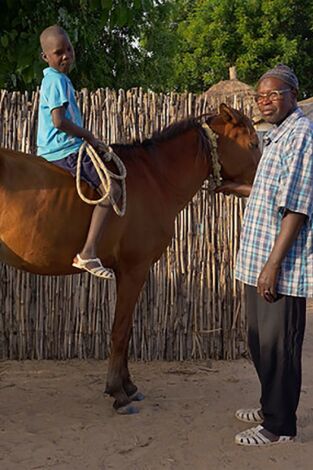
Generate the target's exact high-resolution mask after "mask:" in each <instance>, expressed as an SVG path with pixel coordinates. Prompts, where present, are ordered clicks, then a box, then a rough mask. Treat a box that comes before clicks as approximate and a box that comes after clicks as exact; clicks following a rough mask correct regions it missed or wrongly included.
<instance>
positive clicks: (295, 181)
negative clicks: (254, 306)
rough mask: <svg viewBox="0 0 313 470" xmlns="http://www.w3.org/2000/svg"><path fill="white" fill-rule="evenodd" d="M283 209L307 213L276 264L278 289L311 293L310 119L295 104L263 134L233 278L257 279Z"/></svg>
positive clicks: (312, 192)
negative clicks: (299, 228)
mask: <svg viewBox="0 0 313 470" xmlns="http://www.w3.org/2000/svg"><path fill="white" fill-rule="evenodd" d="M286 209H289V210H290V211H293V212H299V213H302V214H306V215H307V216H308V217H307V218H306V220H305V222H304V224H303V226H302V228H301V230H300V233H299V235H298V237H297V238H296V240H295V241H294V242H293V244H292V246H291V247H290V249H289V251H288V253H287V255H286V256H285V258H284V260H283V262H282V264H281V269H280V272H279V277H278V283H277V292H279V293H281V294H285V295H293V296H297V297H313V124H312V122H311V121H309V120H308V119H307V118H306V117H305V116H304V115H303V112H302V111H301V110H300V109H299V108H297V109H296V110H295V111H294V112H293V113H292V114H291V115H290V116H288V117H287V118H286V119H285V120H284V121H283V123H282V124H281V125H280V126H279V127H277V126H275V127H274V128H273V129H272V130H271V131H270V132H269V133H267V134H266V135H265V137H264V150H263V154H262V158H261V160H260V163H259V166H258V169H257V173H256V176H255V180H254V184H253V188H252V191H251V194H250V197H249V199H248V203H247V206H246V210H245V215H244V220H243V226H242V231H241V237H240V249H239V252H238V256H237V266H236V278H237V279H238V280H240V281H242V282H244V283H245V284H249V285H251V286H256V285H257V280H258V277H259V275H260V273H261V270H262V269H263V267H264V265H265V263H266V262H267V260H268V258H269V256H270V253H271V251H272V248H273V245H274V243H275V240H276V238H277V236H278V234H279V232H280V228H281V222H282V218H283V215H284V211H285V210H286Z"/></svg>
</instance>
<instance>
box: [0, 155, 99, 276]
mask: <svg viewBox="0 0 313 470" xmlns="http://www.w3.org/2000/svg"><path fill="white" fill-rule="evenodd" d="M84 191H85V193H86V194H87V196H88V197H90V198H93V197H94V196H95V191H94V190H92V188H90V187H89V186H88V185H87V184H86V185H84ZM91 211H92V207H90V206H88V205H87V204H84V203H83V202H82V201H81V199H80V198H79V197H78V195H77V192H76V188H75V181H74V178H73V177H72V176H71V175H70V174H67V173H66V172H65V171H64V170H62V169H60V168H58V167H57V166H56V165H53V164H51V163H49V162H47V161H46V160H44V159H43V158H41V157H37V156H34V155H27V154H24V153H22V152H18V151H14V150H8V149H3V148H1V149H0V239H1V246H0V258H1V259H2V261H4V262H7V263H8V264H11V265H14V266H15V267H18V268H22V269H26V270H29V271H32V272H39V273H42V274H50V273H51V271H53V273H55V274H58V273H65V272H74V269H71V263H70V261H71V257H72V255H73V253H74V254H75V250H78V249H79V248H80V247H81V244H82V243H83V241H84V237H85V236H86V233H87V230H88V225H89V221H90V216H91Z"/></svg>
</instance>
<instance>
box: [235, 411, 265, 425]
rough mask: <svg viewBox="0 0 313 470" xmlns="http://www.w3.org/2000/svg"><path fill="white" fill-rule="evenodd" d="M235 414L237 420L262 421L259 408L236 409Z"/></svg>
mask: <svg viewBox="0 0 313 470" xmlns="http://www.w3.org/2000/svg"><path fill="white" fill-rule="evenodd" d="M235 416H236V418H237V419H239V421H244V422H245V423H263V421H264V418H263V416H262V411H261V408H250V409H241V410H237V411H236V413H235Z"/></svg>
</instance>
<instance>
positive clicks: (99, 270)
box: [72, 254, 115, 280]
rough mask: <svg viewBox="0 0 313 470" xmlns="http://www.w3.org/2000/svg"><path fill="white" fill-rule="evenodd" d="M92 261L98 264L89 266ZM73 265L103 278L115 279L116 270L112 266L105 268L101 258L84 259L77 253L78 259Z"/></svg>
mask: <svg viewBox="0 0 313 470" xmlns="http://www.w3.org/2000/svg"><path fill="white" fill-rule="evenodd" d="M90 263H96V264H97V266H95V267H93V268H89V267H88V266H87V265H88V264H90ZM72 266H74V268H77V269H82V270H84V271H87V272H88V273H90V274H93V275H94V276H97V277H100V278H101V279H108V280H112V279H114V277H115V276H114V272H113V270H112V269H110V268H105V267H104V266H103V265H102V263H101V260H100V259H99V258H91V259H83V258H81V256H80V255H79V254H77V255H76V261H73V263H72Z"/></svg>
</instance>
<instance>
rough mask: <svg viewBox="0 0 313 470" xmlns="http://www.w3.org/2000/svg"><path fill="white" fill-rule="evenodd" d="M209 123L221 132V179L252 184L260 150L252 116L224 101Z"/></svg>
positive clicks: (217, 132) (214, 129) (215, 130)
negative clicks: (251, 119) (250, 117)
mask: <svg viewBox="0 0 313 470" xmlns="http://www.w3.org/2000/svg"><path fill="white" fill-rule="evenodd" d="M206 122H207V124H208V125H209V126H210V128H211V129H212V130H213V131H214V132H215V133H216V134H217V135H218V155H219V161H220V164H221V166H222V170H221V176H222V178H223V179H225V180H230V181H234V182H236V183H246V184H252V183H253V179H254V175H255V172H256V168H257V166H258V163H259V160H260V157H261V152H260V150H259V146H258V137H257V134H256V132H255V130H254V128H253V126H252V123H251V121H250V119H249V118H248V117H247V116H245V115H244V114H243V113H241V112H240V111H237V110H236V109H233V108H231V107H229V106H227V105H226V104H221V105H220V113H219V114H218V115H215V116H212V117H210V119H209V120H208V121H206Z"/></svg>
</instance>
